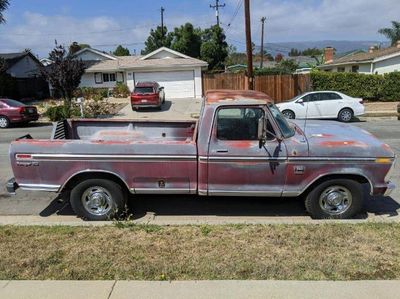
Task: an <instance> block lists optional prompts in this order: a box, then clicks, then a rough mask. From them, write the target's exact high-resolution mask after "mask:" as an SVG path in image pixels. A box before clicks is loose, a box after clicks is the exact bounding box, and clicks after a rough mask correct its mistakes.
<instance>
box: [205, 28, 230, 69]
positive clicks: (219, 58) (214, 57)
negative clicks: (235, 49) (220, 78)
mask: <svg viewBox="0 0 400 299" xmlns="http://www.w3.org/2000/svg"><path fill="white" fill-rule="evenodd" d="M225 40H226V36H225V33H224V31H223V29H222V28H221V27H219V26H217V25H214V26H212V27H210V28H208V29H206V30H205V31H204V35H203V43H202V44H201V48H200V56H201V59H203V60H205V61H207V62H208V68H209V69H210V70H223V69H224V67H225V60H226V58H227V57H228V44H227V42H226V41H225Z"/></svg>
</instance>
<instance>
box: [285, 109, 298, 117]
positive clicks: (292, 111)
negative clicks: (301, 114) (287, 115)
mask: <svg viewBox="0 0 400 299" xmlns="http://www.w3.org/2000/svg"><path fill="white" fill-rule="evenodd" d="M284 111H290V112H292V113H293V115H294V116H296V113H294V111H293V110H292V109H283V111H282V113H283V112H284Z"/></svg>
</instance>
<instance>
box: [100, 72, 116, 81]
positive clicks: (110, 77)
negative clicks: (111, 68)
mask: <svg viewBox="0 0 400 299" xmlns="http://www.w3.org/2000/svg"><path fill="white" fill-rule="evenodd" d="M103 81H104V82H115V81H117V80H116V75H115V73H110V74H109V73H103Z"/></svg>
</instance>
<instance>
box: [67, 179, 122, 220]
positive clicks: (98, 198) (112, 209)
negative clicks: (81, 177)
mask: <svg viewBox="0 0 400 299" xmlns="http://www.w3.org/2000/svg"><path fill="white" fill-rule="evenodd" d="M126 197H127V196H126V192H124V189H123V188H122V186H120V185H119V184H117V183H115V182H113V181H110V180H106V179H89V180H85V181H83V182H81V183H79V184H78V185H76V186H75V187H74V188H73V189H72V191H71V195H70V202H71V206H72V209H73V210H74V212H75V213H76V214H77V215H78V216H79V217H81V218H83V219H87V220H110V219H112V218H113V217H115V216H117V215H118V214H121V213H122V212H123V211H124V209H125V205H126Z"/></svg>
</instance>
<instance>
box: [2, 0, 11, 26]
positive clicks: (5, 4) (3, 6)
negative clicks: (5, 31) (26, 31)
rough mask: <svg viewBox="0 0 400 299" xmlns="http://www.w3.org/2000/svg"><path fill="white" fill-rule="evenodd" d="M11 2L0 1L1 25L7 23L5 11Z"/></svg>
mask: <svg viewBox="0 0 400 299" xmlns="http://www.w3.org/2000/svg"><path fill="white" fill-rule="evenodd" d="M9 5H10V2H9V1H8V0H0V24H2V23H5V22H6V19H5V18H4V15H3V11H5V10H6V9H7V8H8V6H9Z"/></svg>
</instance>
